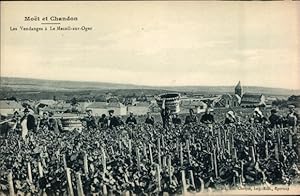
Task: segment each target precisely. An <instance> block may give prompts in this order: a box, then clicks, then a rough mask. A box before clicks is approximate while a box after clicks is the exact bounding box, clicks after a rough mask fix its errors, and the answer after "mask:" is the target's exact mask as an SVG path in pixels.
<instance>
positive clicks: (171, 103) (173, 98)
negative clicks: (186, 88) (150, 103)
mask: <svg viewBox="0 0 300 196" xmlns="http://www.w3.org/2000/svg"><path fill="white" fill-rule="evenodd" d="M155 99H156V102H157V104H158V106H159V107H160V108H162V103H163V100H165V106H166V108H169V109H170V111H171V113H178V112H180V107H179V105H180V94H179V93H164V94H160V95H158V96H156V97H155Z"/></svg>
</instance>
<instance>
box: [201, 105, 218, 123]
mask: <svg viewBox="0 0 300 196" xmlns="http://www.w3.org/2000/svg"><path fill="white" fill-rule="evenodd" d="M211 110H212V109H210V108H206V110H205V114H203V115H202V117H201V120H200V122H202V123H204V124H212V123H214V122H215V118H214V116H213V115H212V114H211V113H210V111H211Z"/></svg>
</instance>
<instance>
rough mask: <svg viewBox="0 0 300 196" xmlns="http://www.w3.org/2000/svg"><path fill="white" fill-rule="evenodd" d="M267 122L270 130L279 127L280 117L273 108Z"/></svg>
mask: <svg viewBox="0 0 300 196" xmlns="http://www.w3.org/2000/svg"><path fill="white" fill-rule="evenodd" d="M269 121H270V128H274V127H275V126H277V125H281V123H282V117H281V116H280V115H279V114H277V109H275V108H274V109H272V110H271V115H270V117H269Z"/></svg>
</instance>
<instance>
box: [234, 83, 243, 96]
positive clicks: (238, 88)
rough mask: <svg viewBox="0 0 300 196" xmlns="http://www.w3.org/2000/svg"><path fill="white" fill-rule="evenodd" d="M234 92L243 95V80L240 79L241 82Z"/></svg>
mask: <svg viewBox="0 0 300 196" xmlns="http://www.w3.org/2000/svg"><path fill="white" fill-rule="evenodd" d="M234 94H236V95H238V96H240V97H242V96H243V88H242V86H241V81H239V83H238V84H237V85H236V86H235V89H234Z"/></svg>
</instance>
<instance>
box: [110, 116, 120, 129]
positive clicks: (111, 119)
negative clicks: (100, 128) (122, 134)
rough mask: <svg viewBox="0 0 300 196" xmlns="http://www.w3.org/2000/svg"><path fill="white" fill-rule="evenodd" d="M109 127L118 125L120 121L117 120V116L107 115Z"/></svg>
mask: <svg viewBox="0 0 300 196" xmlns="http://www.w3.org/2000/svg"><path fill="white" fill-rule="evenodd" d="M108 126H109V128H111V129H112V128H113V127H117V126H120V122H119V120H118V118H117V117H115V116H111V117H109V125H108Z"/></svg>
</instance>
